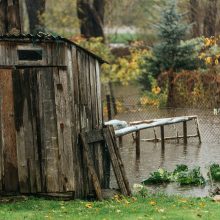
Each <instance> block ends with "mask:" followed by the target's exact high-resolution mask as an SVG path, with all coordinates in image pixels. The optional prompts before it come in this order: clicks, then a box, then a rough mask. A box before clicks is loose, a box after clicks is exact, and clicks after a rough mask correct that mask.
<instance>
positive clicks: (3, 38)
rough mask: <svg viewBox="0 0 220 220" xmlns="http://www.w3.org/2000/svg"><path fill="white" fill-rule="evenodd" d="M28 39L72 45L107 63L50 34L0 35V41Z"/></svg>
mask: <svg viewBox="0 0 220 220" xmlns="http://www.w3.org/2000/svg"><path fill="white" fill-rule="evenodd" d="M25 39H29V40H31V41H33V42H34V43H37V42H44V41H45V42H46V41H54V42H59V41H62V42H67V43H69V44H72V45H74V46H76V47H78V48H80V49H81V50H83V51H85V52H86V53H88V54H89V55H91V56H93V57H94V58H96V59H98V60H99V61H100V62H101V63H107V61H105V60H103V59H102V58H101V57H99V56H97V55H96V54H94V53H93V52H91V51H89V50H87V49H85V48H83V47H81V46H80V45H78V44H77V43H75V42H73V41H71V40H68V39H67V38H64V37H61V36H59V35H52V34H47V33H43V32H39V33H37V34H5V35H0V41H16V40H25Z"/></svg>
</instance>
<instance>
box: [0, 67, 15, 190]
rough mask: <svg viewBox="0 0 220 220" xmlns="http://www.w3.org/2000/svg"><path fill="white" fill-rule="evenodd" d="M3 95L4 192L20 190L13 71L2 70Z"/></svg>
mask: <svg viewBox="0 0 220 220" xmlns="http://www.w3.org/2000/svg"><path fill="white" fill-rule="evenodd" d="M0 90H1V94H2V109H1V110H2V112H1V116H2V117H1V118H2V122H1V123H2V125H1V127H2V139H3V140H2V141H3V146H2V156H3V163H2V165H3V166H4V173H3V176H4V179H3V190H5V191H6V192H11V191H17V190H18V167H17V154H16V131H15V123H14V103H13V99H14V96H13V80H12V71H11V70H0Z"/></svg>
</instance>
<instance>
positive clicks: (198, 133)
mask: <svg viewBox="0 0 220 220" xmlns="http://www.w3.org/2000/svg"><path fill="white" fill-rule="evenodd" d="M195 123H196V130H197V135H198V138H199V143H202V141H201V134H200V130H199V122H198V118H196V119H195Z"/></svg>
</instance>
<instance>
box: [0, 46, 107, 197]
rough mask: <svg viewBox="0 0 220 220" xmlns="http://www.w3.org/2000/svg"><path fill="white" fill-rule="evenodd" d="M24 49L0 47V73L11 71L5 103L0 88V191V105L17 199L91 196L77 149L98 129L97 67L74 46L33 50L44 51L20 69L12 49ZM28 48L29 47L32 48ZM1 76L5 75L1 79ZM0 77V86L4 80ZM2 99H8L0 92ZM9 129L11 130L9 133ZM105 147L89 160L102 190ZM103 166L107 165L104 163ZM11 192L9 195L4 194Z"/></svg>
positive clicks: (1, 144) (1, 173)
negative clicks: (11, 142) (10, 142)
mask: <svg viewBox="0 0 220 220" xmlns="http://www.w3.org/2000/svg"><path fill="white" fill-rule="evenodd" d="M30 46H31V45H29V44H25V43H17V44H16V43H11V42H10V43H9V42H6V43H3V42H1V43H0V54H1V55H0V56H1V57H0V67H1V68H3V67H6V68H12V67H16V68H15V69H13V70H10V71H11V77H12V80H11V82H12V83H11V84H10V83H9V84H8V85H7V86H8V89H10V90H11V91H12V95H13V96H12V97H11V98H9V97H7V96H5V94H3V89H2V88H3V87H2V86H1V87H0V109H1V114H0V126H1V128H2V129H1V132H0V162H1V163H0V164H1V166H0V189H2V191H7V189H6V188H5V187H4V181H5V179H6V172H5V169H6V166H5V165H4V161H5V160H6V159H5V157H4V149H6V151H7V149H8V148H9V147H8V146H7V145H6V144H5V139H4V132H5V129H6V122H4V120H2V119H3V118H4V117H6V115H7V114H6V113H4V111H2V108H3V106H4V105H3V102H4V100H5V101H6V102H10V103H12V104H11V105H12V106H13V110H14V114H13V117H12V119H13V120H12V121H13V123H12V124H13V126H14V128H13V129H12V130H13V131H7V135H8V133H10V134H13V132H14V133H15V134H16V135H15V146H16V147H15V148H16V149H14V150H13V151H12V152H13V154H14V155H15V156H16V160H17V161H16V160H14V161H13V163H15V170H16V172H17V175H18V181H17V182H16V180H13V181H14V182H15V185H16V184H18V186H19V190H20V192H22V193H37V192H67V191H74V192H75V197H76V198H84V197H86V196H87V195H88V194H90V193H91V192H92V191H93V187H92V184H91V180H90V177H89V176H88V171H87V168H86V166H85V164H84V158H83V153H82V148H81V144H80V143H79V141H78V136H79V133H80V132H81V131H82V130H85V131H89V130H92V129H97V128H101V127H102V125H103V116H102V103H101V91H100V89H101V86H100V63H99V61H98V60H96V59H95V58H94V57H92V56H91V55H89V54H87V53H86V52H85V51H83V50H80V49H79V48H77V47H76V46H73V45H66V44H60V45H59V46H60V48H56V47H58V46H57V44H49V43H48V44H46V43H45V44H39V45H35V46H36V47H37V48H39V47H40V48H43V49H44V51H46V53H45V52H44V53H45V54H47V55H46V56H44V59H43V60H42V61H41V62H40V63H39V62H34V63H33V62H27V61H25V62H24V63H21V62H20V61H19V60H18V58H17V49H18V48H21V47H30ZM32 46H33V45H32ZM6 75H7V74H6ZM6 75H5V72H4V74H2V71H0V79H1V80H2V81H1V82H4V81H5V80H6V79H7V76H6ZM6 93H8V92H7V91H6ZM13 126H12V127H13ZM105 151H106V150H105V146H103V144H94V145H93V146H92V148H91V154H92V158H93V161H94V165H95V169H96V172H97V174H98V177H99V180H100V182H101V185H102V188H106V187H108V184H109V182H108V181H106V179H109V177H108V176H105V173H109V172H105V171H106V170H109V169H110V168H109V167H107V166H106V163H105V154H106V152H105ZM107 164H108V163H107ZM8 191H15V190H8Z"/></svg>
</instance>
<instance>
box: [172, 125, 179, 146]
mask: <svg viewBox="0 0 220 220" xmlns="http://www.w3.org/2000/svg"><path fill="white" fill-rule="evenodd" d="M173 127H174V129H175V131H176V140H177V143H179V132H178V130H177V128H176V126H175V125H173Z"/></svg>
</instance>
